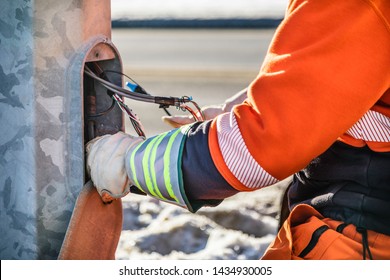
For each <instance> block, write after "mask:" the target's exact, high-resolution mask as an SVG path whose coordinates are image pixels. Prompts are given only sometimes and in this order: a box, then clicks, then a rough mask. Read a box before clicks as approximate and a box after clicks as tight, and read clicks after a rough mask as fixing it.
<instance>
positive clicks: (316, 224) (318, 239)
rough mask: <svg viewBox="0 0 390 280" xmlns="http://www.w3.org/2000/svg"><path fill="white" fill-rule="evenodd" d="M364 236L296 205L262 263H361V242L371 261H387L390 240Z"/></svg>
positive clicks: (376, 235) (381, 237)
mask: <svg viewBox="0 0 390 280" xmlns="http://www.w3.org/2000/svg"><path fill="white" fill-rule="evenodd" d="M366 234H367V235H366V236H365V234H362V233H361V232H360V231H358V230H357V229H356V227H355V226H354V225H345V224H344V223H342V222H340V221H335V220H332V219H329V218H324V217H323V216H322V215H321V214H320V213H318V211H316V210H315V209H314V208H313V207H311V206H309V205H298V206H297V207H295V208H294V209H293V210H292V211H291V213H290V215H289V217H288V219H287V220H286V221H285V222H284V224H283V226H282V228H281V229H280V231H279V232H278V234H277V236H276V238H275V240H274V242H273V243H272V244H271V245H270V246H269V248H268V249H267V251H266V252H265V254H264V256H263V257H262V259H265V260H299V259H322V260H341V259H350V260H361V259H363V257H364V254H365V250H366V249H367V248H365V247H364V246H363V244H362V243H363V242H367V245H368V246H369V251H370V255H372V258H373V259H390V236H388V235H384V234H380V233H377V232H374V231H369V230H368V231H366ZM363 237H364V238H363ZM365 238H366V239H365Z"/></svg>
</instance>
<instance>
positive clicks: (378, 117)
mask: <svg viewBox="0 0 390 280" xmlns="http://www.w3.org/2000/svg"><path fill="white" fill-rule="evenodd" d="M346 134H348V135H350V136H352V137H353V138H355V139H358V140H364V141H371V142H390V117H387V116H385V115H383V114H381V113H378V112H375V111H372V110H369V111H368V112H367V113H366V114H364V115H363V117H362V118H361V119H360V120H358V121H357V122H356V123H355V124H354V125H353V126H352V127H351V128H350V129H348V130H347V132H346Z"/></svg>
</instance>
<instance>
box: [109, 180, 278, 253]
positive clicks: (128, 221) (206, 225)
mask: <svg viewBox="0 0 390 280" xmlns="http://www.w3.org/2000/svg"><path fill="white" fill-rule="evenodd" d="M284 188H285V187H284V184H277V185H274V186H271V187H268V188H265V189H261V190H258V191H255V192H251V193H240V194H238V195H236V196H233V197H231V198H228V199H226V200H225V201H223V202H222V203H221V204H220V205H219V206H217V207H213V208H212V207H206V208H202V209H200V210H199V211H198V212H197V213H195V214H193V213H190V212H188V211H186V210H184V209H181V208H179V207H177V206H174V205H170V204H167V203H164V202H160V201H158V200H155V199H153V198H149V197H144V196H137V195H133V194H130V195H128V196H127V197H126V198H125V199H124V200H123V208H124V223H123V231H122V235H121V238H120V241H119V245H118V249H117V252H116V258H117V259H121V260H128V259H137V260H140V259H144V260H146V259H149V260H161V259H178V260H199V259H202V260H218V259H222V260H230V259H241V260H252V259H259V258H260V257H261V256H262V255H263V253H264V251H265V249H266V248H267V246H268V245H269V244H270V242H272V240H273V239H274V237H275V234H276V232H277V225H278V220H277V218H278V214H279V205H280V199H281V195H282V193H283V190H284Z"/></svg>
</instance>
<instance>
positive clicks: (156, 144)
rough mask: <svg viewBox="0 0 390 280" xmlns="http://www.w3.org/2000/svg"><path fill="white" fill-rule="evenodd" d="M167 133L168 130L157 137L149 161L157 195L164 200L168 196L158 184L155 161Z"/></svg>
mask: <svg viewBox="0 0 390 280" xmlns="http://www.w3.org/2000/svg"><path fill="white" fill-rule="evenodd" d="M167 134H168V132H166V133H164V134H161V135H159V136H157V137H156V141H155V144H154V146H153V149H152V151H151V155H150V161H149V166H150V173H151V174H150V175H151V177H152V182H151V183H152V188H153V189H154V190H156V192H157V195H158V196H159V197H160V198H161V199H163V200H166V198H165V197H164V196H163V195H162V194H161V192H160V189H159V187H158V185H157V177H156V168H155V162H156V156H157V148H158V146H159V145H160V143H161V141H162V140H163V139H164V137H165V136H167ZM150 145H152V143H150ZM145 156H146V155H145Z"/></svg>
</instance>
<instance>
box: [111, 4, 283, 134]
mask: <svg viewBox="0 0 390 280" xmlns="http://www.w3.org/2000/svg"><path fill="white" fill-rule="evenodd" d="M286 6H287V0H213V1H208V0H198V1H192V0H164V1H161V0H112V1H111V13H112V27H113V28H112V41H113V42H114V44H115V46H116V47H117V48H118V50H119V53H120V54H121V57H122V60H123V66H124V72H125V74H127V75H129V76H130V77H131V78H133V79H134V80H135V81H136V82H138V83H139V84H140V85H142V86H143V87H144V88H145V89H146V90H147V91H148V92H150V93H151V94H153V95H163V96H183V95H187V96H192V97H193V98H194V100H195V101H196V102H198V104H199V105H200V106H205V105H211V104H219V103H221V102H223V101H224V100H225V99H226V98H228V97H229V96H231V95H233V94H235V93H236V92H238V91H239V90H241V89H243V88H245V87H247V86H248V84H249V83H250V82H251V81H252V80H253V79H254V78H255V77H256V75H257V73H258V71H259V68H260V66H261V63H262V61H263V59H264V56H265V52H266V51H267V48H268V45H269V43H270V41H271V38H272V35H273V33H274V31H275V28H276V26H277V25H278V24H279V23H280V21H281V20H282V19H283V15H284V12H285V9H286ZM128 105H129V107H130V108H132V109H133V111H134V112H135V113H136V114H137V115H138V117H139V118H140V119H141V121H142V123H143V125H144V127H145V130H146V134H147V136H152V135H155V134H157V133H160V132H163V131H166V130H167V129H169V127H168V126H167V125H165V124H164V123H162V122H161V116H163V115H165V113H164V111H163V110H161V109H159V108H158V106H157V105H154V104H145V103H140V102H138V101H128ZM170 112H171V113H172V114H182V112H181V111H177V110H176V109H175V108H171V109H170ZM126 121H127V120H126ZM126 129H127V130H128V131H129V132H130V133H132V132H133V133H134V130H132V128H131V125H130V124H129V122H127V126H126Z"/></svg>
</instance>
